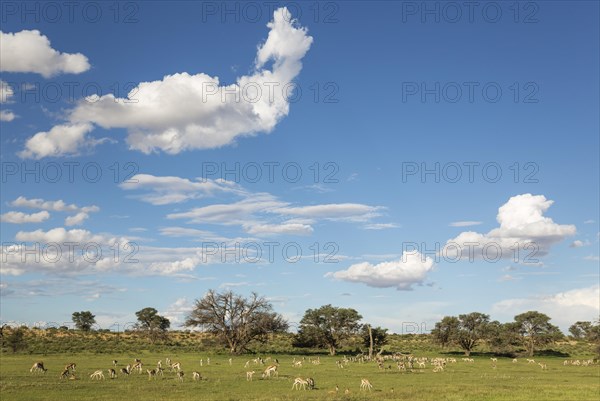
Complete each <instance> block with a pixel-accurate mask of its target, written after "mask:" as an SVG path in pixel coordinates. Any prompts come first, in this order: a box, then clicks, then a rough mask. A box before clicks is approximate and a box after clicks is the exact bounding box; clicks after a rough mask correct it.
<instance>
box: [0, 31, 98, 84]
mask: <svg viewBox="0 0 600 401" xmlns="http://www.w3.org/2000/svg"><path fill="white" fill-rule="evenodd" d="M0 48H2V57H0V71H3V72H33V73H37V74H40V75H42V76H43V77H45V78H50V77H52V76H55V75H58V74H62V73H70V74H79V73H82V72H84V71H87V70H89V69H90V63H89V62H88V59H87V57H86V56H84V55H83V54H81V53H74V54H71V53H61V52H59V51H57V50H55V49H53V48H52V46H51V44H50V40H49V39H48V38H47V37H46V36H44V35H42V33H41V32H40V31H38V30H32V31H29V30H23V31H20V32H16V33H7V32H2V31H0Z"/></svg>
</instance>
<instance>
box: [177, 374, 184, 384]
mask: <svg viewBox="0 0 600 401" xmlns="http://www.w3.org/2000/svg"><path fill="white" fill-rule="evenodd" d="M183 375H184V373H183V372H182V371H178V372H177V380H179V381H180V382H183Z"/></svg>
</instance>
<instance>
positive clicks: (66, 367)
mask: <svg viewBox="0 0 600 401" xmlns="http://www.w3.org/2000/svg"><path fill="white" fill-rule="evenodd" d="M76 366H77V365H76V364H75V363H73V362H71V363H69V364H67V365H65V370H73V371H75V367H76Z"/></svg>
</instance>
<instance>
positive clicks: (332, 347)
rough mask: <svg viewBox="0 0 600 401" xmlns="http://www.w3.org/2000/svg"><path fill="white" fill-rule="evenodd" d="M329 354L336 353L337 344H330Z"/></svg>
mask: <svg viewBox="0 0 600 401" xmlns="http://www.w3.org/2000/svg"><path fill="white" fill-rule="evenodd" d="M329 355H335V346H334V345H330V346H329Z"/></svg>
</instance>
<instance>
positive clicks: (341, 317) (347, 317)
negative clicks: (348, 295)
mask: <svg viewBox="0 0 600 401" xmlns="http://www.w3.org/2000/svg"><path fill="white" fill-rule="evenodd" d="M360 319H362V316H361V315H360V314H359V313H358V312H357V311H356V310H354V309H352V308H337V307H334V306H331V305H324V306H321V307H320V308H318V309H308V310H307V311H306V312H305V313H304V317H303V318H302V320H301V321H300V329H299V330H298V336H297V339H298V340H299V341H298V342H301V343H304V344H306V345H316V346H319V347H327V348H328V349H329V354H330V355H335V353H336V349H337V348H338V347H339V346H340V344H341V343H342V341H344V340H346V339H347V338H349V337H350V336H351V335H353V334H355V333H356V332H357V331H358V329H359V327H360V326H359V324H358V322H359V321H360Z"/></svg>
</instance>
